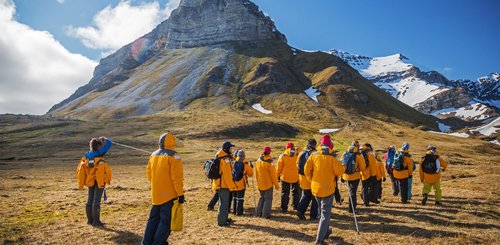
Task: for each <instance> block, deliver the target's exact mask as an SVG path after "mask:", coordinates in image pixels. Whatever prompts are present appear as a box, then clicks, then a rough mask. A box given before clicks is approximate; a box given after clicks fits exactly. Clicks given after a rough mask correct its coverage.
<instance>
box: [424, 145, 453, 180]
mask: <svg viewBox="0 0 500 245" xmlns="http://www.w3.org/2000/svg"><path fill="white" fill-rule="evenodd" d="M427 154H431V153H430V152H427ZM434 155H436V156H437V157H438V160H439V164H440V166H441V167H440V168H441V171H439V173H435V174H428V173H424V171H423V170H422V162H423V161H424V158H423V157H422V160H420V167H419V172H420V181H422V182H424V183H426V184H434V183H436V182H438V181H439V180H440V179H441V172H444V171H445V170H446V168H448V163H447V162H446V161H445V160H443V158H441V157H439V155H438V154H437V152H435V153H434Z"/></svg>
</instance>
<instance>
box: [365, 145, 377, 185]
mask: <svg viewBox="0 0 500 245" xmlns="http://www.w3.org/2000/svg"><path fill="white" fill-rule="evenodd" d="M363 152H364V153H365V154H364V155H362V156H363V159H364V161H365V166H366V162H368V166H366V167H365V169H364V170H362V171H361V180H368V179H369V178H371V177H372V176H373V177H377V175H378V168H379V167H378V164H377V160H375V155H374V154H373V151H372V150H367V149H365V148H364V147H363Z"/></svg>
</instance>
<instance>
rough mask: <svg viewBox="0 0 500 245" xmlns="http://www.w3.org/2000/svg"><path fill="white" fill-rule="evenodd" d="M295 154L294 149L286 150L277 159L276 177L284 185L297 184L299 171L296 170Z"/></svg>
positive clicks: (296, 153)
mask: <svg viewBox="0 0 500 245" xmlns="http://www.w3.org/2000/svg"><path fill="white" fill-rule="evenodd" d="M298 154H299V152H297V151H296V150H295V149H293V150H292V149H291V148H290V149H286V151H285V152H284V153H283V154H281V155H280V157H279V158H278V169H277V170H276V175H277V176H278V177H280V179H281V181H284V182H286V183H297V182H298V181H299V171H298V170H297V155H298Z"/></svg>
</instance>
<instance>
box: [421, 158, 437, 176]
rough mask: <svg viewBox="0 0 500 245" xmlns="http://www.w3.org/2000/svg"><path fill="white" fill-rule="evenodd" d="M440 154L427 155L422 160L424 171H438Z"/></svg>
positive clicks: (430, 172) (429, 172)
mask: <svg viewBox="0 0 500 245" xmlns="http://www.w3.org/2000/svg"><path fill="white" fill-rule="evenodd" d="M438 158H439V156H435V155H429V154H428V155H425V157H423V159H424V160H423V161H422V171H424V173H427V174H435V173H436V172H437V159H438Z"/></svg>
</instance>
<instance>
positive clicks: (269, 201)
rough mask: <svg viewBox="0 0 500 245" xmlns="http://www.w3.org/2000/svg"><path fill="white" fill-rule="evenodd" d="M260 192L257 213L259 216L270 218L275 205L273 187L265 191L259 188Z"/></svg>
mask: <svg viewBox="0 0 500 245" xmlns="http://www.w3.org/2000/svg"><path fill="white" fill-rule="evenodd" d="M259 193H260V198H259V204H257V210H256V211H255V215H256V216H257V217H263V218H266V219H269V218H271V207H272V205H273V187H271V188H269V189H267V190H265V191H261V190H259Z"/></svg>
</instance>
